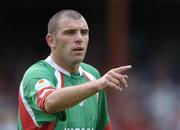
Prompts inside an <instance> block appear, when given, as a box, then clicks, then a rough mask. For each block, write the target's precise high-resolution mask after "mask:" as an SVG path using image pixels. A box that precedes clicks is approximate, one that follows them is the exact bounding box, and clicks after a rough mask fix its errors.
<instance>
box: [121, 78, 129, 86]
mask: <svg viewBox="0 0 180 130" xmlns="http://www.w3.org/2000/svg"><path fill="white" fill-rule="evenodd" d="M121 83H122V84H123V86H125V87H128V84H127V81H126V80H125V78H124V77H123V78H122V80H121Z"/></svg>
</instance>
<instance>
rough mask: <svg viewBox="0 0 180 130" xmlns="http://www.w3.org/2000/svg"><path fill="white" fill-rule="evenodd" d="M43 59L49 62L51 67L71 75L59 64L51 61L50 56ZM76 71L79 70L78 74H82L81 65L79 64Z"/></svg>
mask: <svg viewBox="0 0 180 130" xmlns="http://www.w3.org/2000/svg"><path fill="white" fill-rule="evenodd" d="M44 61H46V62H47V63H48V64H50V65H51V66H52V67H53V68H55V69H56V70H57V71H59V72H62V73H63V74H66V75H68V76H71V74H70V73H69V72H68V71H67V70H65V69H63V68H62V67H61V66H58V65H57V64H56V63H55V62H54V61H53V59H52V57H51V56H48V57H47V58H46V59H45V60H44ZM78 71H79V74H80V75H82V74H83V69H82V67H81V66H79V68H78Z"/></svg>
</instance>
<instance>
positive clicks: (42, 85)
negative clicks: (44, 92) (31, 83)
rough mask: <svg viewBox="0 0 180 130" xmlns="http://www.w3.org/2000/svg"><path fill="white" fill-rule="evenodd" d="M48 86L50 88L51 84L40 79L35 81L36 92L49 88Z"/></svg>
mask: <svg viewBox="0 0 180 130" xmlns="http://www.w3.org/2000/svg"><path fill="white" fill-rule="evenodd" d="M49 86H51V84H50V82H49V81H48V80H47V79H40V80H38V81H37V83H36V85H35V88H36V90H37V91H39V90H40V89H43V88H45V87H49Z"/></svg>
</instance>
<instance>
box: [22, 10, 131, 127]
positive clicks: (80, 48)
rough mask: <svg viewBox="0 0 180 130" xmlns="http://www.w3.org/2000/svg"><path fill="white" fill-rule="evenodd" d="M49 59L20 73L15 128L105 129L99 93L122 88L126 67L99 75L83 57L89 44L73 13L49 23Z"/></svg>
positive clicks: (81, 19)
mask: <svg viewBox="0 0 180 130" xmlns="http://www.w3.org/2000/svg"><path fill="white" fill-rule="evenodd" d="M46 41H47V44H48V45H49V47H50V49H51V53H50V56H48V57H47V58H46V59H45V60H41V61H39V62H37V63H35V64H34V65H32V66H31V67H30V68H29V69H28V70H27V71H26V73H25V74H24V77H23V79H22V82H21V85H20V91H19V115H18V117H19V118H18V129H19V130H111V123H110V119H109V116H108V113H107V103H106V95H105V91H104V90H105V89H107V88H112V89H117V90H121V91H122V90H123V86H126V87H127V78H128V77H127V75H123V74H121V73H122V72H124V71H126V70H128V69H130V68H131V66H123V67H119V68H115V69H112V70H110V71H109V72H108V73H106V74H105V75H104V76H102V77H101V78H100V74H99V72H98V71H97V70H96V69H95V68H94V67H92V66H91V65H88V64H86V63H83V62H82V61H83V59H84V57H85V54H86V50H87V46H88V42H89V28H88V25H87V23H86V21H85V19H84V17H83V16H82V15H81V14H79V13H78V12H76V11H74V10H63V11H60V12H58V13H56V14H55V15H54V16H53V17H52V18H51V19H50V21H49V24H48V34H47V36H46Z"/></svg>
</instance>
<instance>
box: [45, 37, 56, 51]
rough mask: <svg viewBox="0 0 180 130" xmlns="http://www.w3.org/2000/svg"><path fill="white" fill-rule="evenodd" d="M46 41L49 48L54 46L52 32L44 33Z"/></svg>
mask: <svg viewBox="0 0 180 130" xmlns="http://www.w3.org/2000/svg"><path fill="white" fill-rule="evenodd" d="M46 42H47V44H48V46H49V47H50V48H53V47H54V46H55V45H54V36H53V35H52V34H47V35H46Z"/></svg>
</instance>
